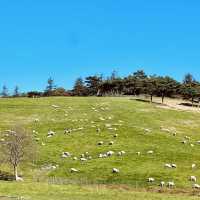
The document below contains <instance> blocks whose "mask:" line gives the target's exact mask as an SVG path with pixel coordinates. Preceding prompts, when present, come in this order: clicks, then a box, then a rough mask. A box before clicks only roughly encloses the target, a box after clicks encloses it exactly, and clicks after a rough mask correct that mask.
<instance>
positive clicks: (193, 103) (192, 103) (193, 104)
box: [192, 97, 194, 107]
mask: <svg viewBox="0 0 200 200" xmlns="http://www.w3.org/2000/svg"><path fill="white" fill-rule="evenodd" d="M193 106H194V97H192V107H193Z"/></svg>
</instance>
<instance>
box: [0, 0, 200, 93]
mask: <svg viewBox="0 0 200 200" xmlns="http://www.w3.org/2000/svg"><path fill="white" fill-rule="evenodd" d="M137 69H144V70H145V71H146V72H147V73H148V74H149V73H156V74H159V75H171V76H173V77H174V78H176V79H178V80H182V77H183V75H184V74H185V73H187V72H191V73H193V75H194V76H195V77H196V78H197V79H200V1H199V0H1V1H0V85H3V84H6V85H7V86H8V87H9V88H10V89H12V88H13V87H14V86H15V85H19V87H20V88H21V90H23V91H27V90H32V89H38V90H43V88H44V87H45V85H46V80H47V78H48V77H49V76H52V77H53V78H54V79H55V82H56V84H57V85H59V86H63V87H65V88H68V89H70V88H71V87H72V85H73V82H74V80H75V79H76V78H77V77H79V76H82V77H84V76H86V75H89V74H95V73H99V74H100V73H103V74H105V75H108V74H109V73H110V72H111V71H112V70H117V71H118V73H119V74H120V75H127V74H128V73H131V72H133V71H135V70H137Z"/></svg>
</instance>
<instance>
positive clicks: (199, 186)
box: [192, 183, 200, 189]
mask: <svg viewBox="0 0 200 200" xmlns="http://www.w3.org/2000/svg"><path fill="white" fill-rule="evenodd" d="M192 187H193V188H194V189H200V185H199V184H196V183H195V184H194V185H193V186H192Z"/></svg>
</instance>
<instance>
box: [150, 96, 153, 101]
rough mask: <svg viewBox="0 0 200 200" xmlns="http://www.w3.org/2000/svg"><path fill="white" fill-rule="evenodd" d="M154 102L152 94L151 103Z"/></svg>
mask: <svg viewBox="0 0 200 200" xmlns="http://www.w3.org/2000/svg"><path fill="white" fill-rule="evenodd" d="M152 102H153V95H152V94H151V100H150V103H152Z"/></svg>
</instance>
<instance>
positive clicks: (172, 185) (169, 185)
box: [167, 181, 175, 188]
mask: <svg viewBox="0 0 200 200" xmlns="http://www.w3.org/2000/svg"><path fill="white" fill-rule="evenodd" d="M174 186H175V183H174V182H173V181H169V182H168V183H167V187H168V188H173V187H174Z"/></svg>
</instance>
